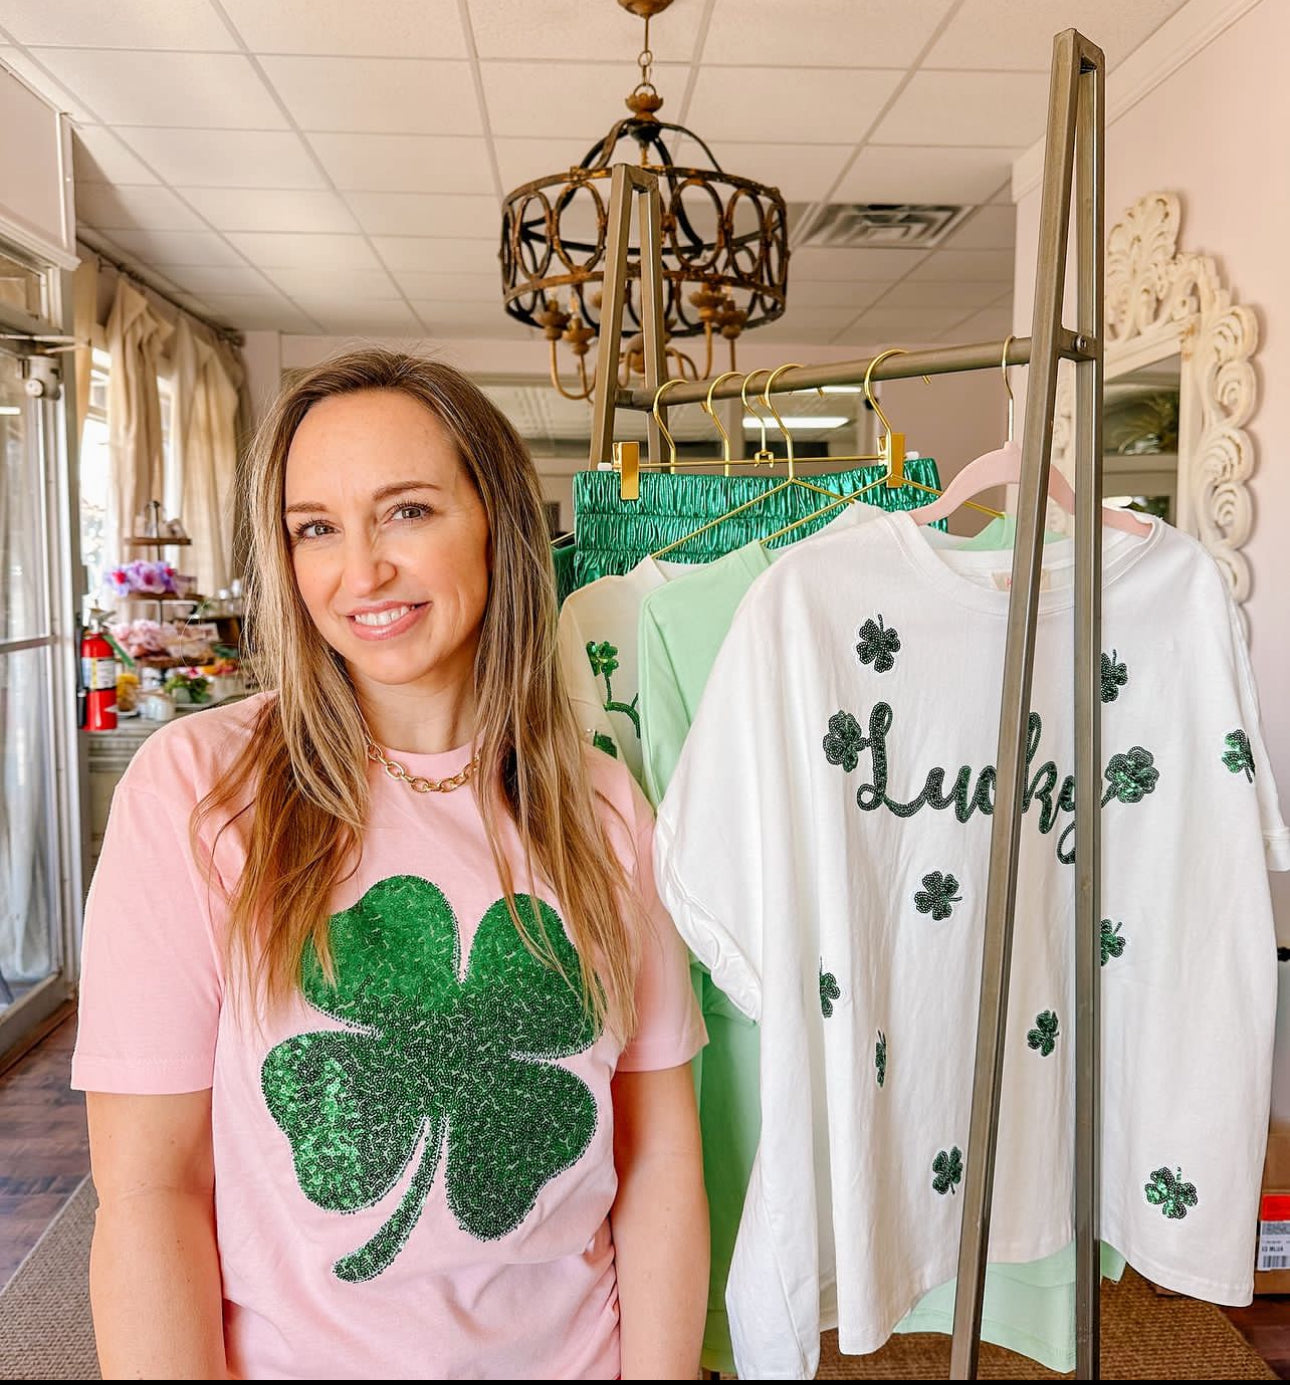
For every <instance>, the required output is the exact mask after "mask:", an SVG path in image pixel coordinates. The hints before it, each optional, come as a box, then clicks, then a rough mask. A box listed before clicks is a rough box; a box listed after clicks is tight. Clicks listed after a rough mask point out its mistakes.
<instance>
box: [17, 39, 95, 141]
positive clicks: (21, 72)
mask: <svg viewBox="0 0 1290 1385" xmlns="http://www.w3.org/2000/svg"><path fill="white" fill-rule="evenodd" d="M0 62H3V63H4V65H5V66H6V67H8V68H9V69H11V70H12V71H13V72H16V73H17V74H18V76H19V77H21V78H22V79H23V81H24V82H26V83H27V85H28V86H29V87H31V88H32V90H33V91H38V92H39V93H40V94H41V96H43V97H44V98H45V100H46V101H48V102H49V103H50V105H51V106H53V107H54V108H55V109H56V110H60V111H66V112H67V114H68V115H70V116H71V117H72V119H73V120H76V121H81V122H84V123H86V124H90V125H94V124H97V123H98V117H97V116H96V115H95V114H94V112H93V111H91V110H90V109H89V108H88V107H87V106H86V105H85V103H84V102H83V101H81V99H80V98H79V97H78V96H77V95H76V93H75V92H73V91H69V90H68V89H67V88H66V87H65V86H64V85H63V84H62V83H61V82H59V81H57V80H56V79H55V78H54V77H52V76H50V74H49V73H48V72H46V71H45V70H44V69H43V68H42V67H40V65H39V64H38V63H36V62H34V61H33V60H32V59H31V57H30V56H29V55H28V54H27V53H25V52H24V51H23V50H22V49H21V48H3V49H0Z"/></svg>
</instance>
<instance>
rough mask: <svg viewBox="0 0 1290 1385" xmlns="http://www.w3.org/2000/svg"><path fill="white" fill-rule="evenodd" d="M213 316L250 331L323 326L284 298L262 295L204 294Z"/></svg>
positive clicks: (305, 329) (313, 329)
mask: <svg viewBox="0 0 1290 1385" xmlns="http://www.w3.org/2000/svg"><path fill="white" fill-rule="evenodd" d="M203 300H204V302H205V303H206V305H207V307H208V308H209V309H210V312H211V315H212V316H213V317H216V318H218V319H219V320H220V321H221V322H227V323H228V324H229V326H230V327H240V328H243V329H244V330H246V331H248V332H266V331H267V332H306V333H308V332H317V331H319V330H320V328H321V325H322V324H321V323H319V322H317V321H316V320H315V319H313V318H311V317H309V316H307V315H306V314H305V313H303V312H301V311H300V309H299V308H297V307H295V306H293V305H292V304H291V303H288V302H287V300H286V299H285V298H279V297H276V296H274V295H259V294H232V293H230V294H217V293H208V294H205V295H203Z"/></svg>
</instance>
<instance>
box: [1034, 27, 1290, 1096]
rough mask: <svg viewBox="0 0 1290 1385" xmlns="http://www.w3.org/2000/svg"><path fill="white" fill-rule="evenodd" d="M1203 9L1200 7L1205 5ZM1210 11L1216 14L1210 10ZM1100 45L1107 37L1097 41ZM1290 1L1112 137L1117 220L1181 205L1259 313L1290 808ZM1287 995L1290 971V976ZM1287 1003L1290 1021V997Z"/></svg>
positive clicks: (1192, 231)
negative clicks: (1161, 200)
mask: <svg viewBox="0 0 1290 1385" xmlns="http://www.w3.org/2000/svg"><path fill="white" fill-rule="evenodd" d="M1198 8H1199V7H1198ZM1209 8H1211V9H1212V8H1214V7H1213V6H1210V7H1209ZM1090 37H1091V38H1093V39H1094V40H1096V38H1097V35H1096V34H1091V35H1090ZM1287 50H1290V4H1287V3H1285V0H1261V3H1259V4H1257V5H1255V6H1254V7H1253V8H1251V9H1249V10H1248V11H1247V12H1246V13H1244V14H1243V15H1242V16H1241V17H1240V18H1239V19H1238V20H1237V21H1236V22H1235V23H1233V24H1232V25H1231V26H1230V27H1228V28H1226V29H1225V30H1223V31H1222V32H1221V33H1219V34H1218V35H1217V37H1215V38H1214V39H1213V40H1212V41H1211V42H1210V43H1209V44H1208V46H1206V47H1205V48H1204V49H1203V50H1201V51H1200V52H1198V53H1197V54H1196V55H1195V56H1194V57H1192V58H1191V59H1190V60H1189V61H1187V62H1186V63H1185V64H1184V65H1183V66H1182V67H1180V68H1178V70H1177V71H1175V72H1174V73H1173V74H1172V75H1171V76H1169V77H1168V78H1167V79H1166V80H1165V81H1164V82H1163V83H1162V84H1161V85H1159V86H1157V87H1156V88H1155V89H1154V90H1153V91H1151V92H1150V94H1149V95H1147V96H1146V97H1145V98H1144V99H1142V100H1141V101H1139V102H1138V103H1137V104H1136V105H1133V106H1132V107H1131V108H1130V109H1129V110H1127V111H1126V112H1125V113H1124V114H1122V115H1121V116H1120V117H1119V118H1118V119H1116V120H1115V121H1114V122H1113V123H1112V124H1111V125H1110V127H1109V129H1108V133H1107V180H1106V181H1107V215H1108V220H1109V221H1114V220H1115V219H1116V218H1117V217H1118V215H1119V214H1120V212H1121V211H1122V210H1124V209H1125V208H1127V207H1129V206H1130V205H1132V203H1134V202H1135V201H1137V199H1138V198H1139V197H1141V196H1142V195H1143V194H1144V193H1148V192H1154V191H1158V190H1159V191H1172V192H1176V193H1178V194H1179V195H1180V197H1181V201H1182V233H1181V236H1180V238H1179V249H1180V250H1182V251H1186V252H1199V253H1202V254H1206V255H1211V256H1213V257H1214V259H1215V260H1216V261H1217V262H1218V266H1219V269H1220V272H1221V274H1222V277H1223V280H1224V282H1225V283H1226V284H1227V285H1228V286H1229V287H1230V288H1231V290H1232V292H1233V298H1234V300H1235V301H1237V302H1245V303H1249V304H1251V305H1252V306H1253V307H1254V309H1255V311H1256V313H1257V314H1258V318H1259V330H1260V345H1259V349H1258V352H1257V354H1256V356H1255V358H1254V363H1255V366H1256V369H1257V371H1258V377H1259V403H1258V406H1257V408H1256V411H1255V414H1254V417H1253V419H1252V421H1251V423H1250V425H1249V432H1250V434H1251V436H1252V438H1253V440H1254V443H1255V447H1256V456H1257V468H1256V471H1255V474H1254V477H1253V480H1252V482H1251V485H1250V490H1251V493H1252V495H1253V497H1254V504H1255V515H1256V518H1255V523H1254V532H1253V534H1252V536H1251V538H1250V541H1249V543H1248V544H1247V545H1246V547H1245V550H1244V551H1245V554H1246V555H1247V557H1248V558H1249V560H1250V563H1251V566H1252V571H1253V591H1252V594H1251V596H1250V600H1249V601H1248V602H1247V603H1246V608H1245V609H1246V612H1247V614H1248V616H1249V622H1250V636H1251V650H1252V655H1253V659H1254V669H1255V676H1256V678H1257V680H1258V685H1259V693H1260V698H1261V701H1262V711H1263V733H1264V737H1265V739H1266V742H1267V749H1268V756H1269V759H1270V761H1271V764H1270V766H1269V767H1268V768H1269V769H1270V770H1271V772H1272V773H1273V774H1274V775H1275V776H1276V778H1277V780H1278V782H1279V784H1280V786H1281V790H1282V806H1283V809H1290V639H1287V634H1288V633H1290V620H1288V619H1287V592H1290V542H1287V529H1288V527H1290V457H1287V451H1288V450H1290V390H1287V389H1286V387H1285V382H1286V380H1287V379H1290V162H1288V155H1290V148H1288V144H1287V141H1288V140H1290V82H1287V80H1286V71H1285V54H1286V52H1287ZM1038 224H1039V192H1038V190H1037V189H1035V190H1032V191H1031V192H1029V193H1027V195H1026V196H1025V197H1023V198H1022V199H1021V201H1020V202H1019V204H1018V218H1017V246H1018V259H1017V295H1016V318H1015V320H1016V322H1017V323H1019V324H1021V325H1019V326H1018V327H1017V330H1018V331H1019V332H1028V331H1029V330H1030V311H1031V306H1032V302H1033V277H1034V266H1035V245H1036V238H1037V233H1038ZM1271 880H1272V887H1273V899H1274V903H1275V906H1276V913H1277V926H1278V936H1279V937H1280V939H1281V941H1282V942H1288V941H1290V876H1287V875H1285V874H1276V875H1273V876H1272V877H1271ZM1281 971H1282V982H1283V991H1284V990H1285V989H1287V983H1288V982H1290V977H1287V975H1286V973H1287V971H1290V967H1284V966H1283V967H1282V969H1281ZM1283 1000H1285V1001H1286V1008H1287V1012H1288V1013H1290V1000H1287V999H1286V998H1285V997H1283ZM1274 1114H1275V1116H1276V1117H1277V1119H1279V1120H1287V1119H1290V1028H1286V1027H1283V1030H1282V1033H1281V1034H1280V1036H1279V1040H1278V1073H1277V1091H1276V1093H1275V1095H1274Z"/></svg>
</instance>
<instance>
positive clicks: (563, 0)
mask: <svg viewBox="0 0 1290 1385" xmlns="http://www.w3.org/2000/svg"><path fill="white" fill-rule="evenodd" d="M469 8H470V21H471V27H472V28H473V29H474V31H475V47H476V48H477V49H478V51H479V56H480V57H481V58H522V59H528V60H529V61H532V60H533V59H535V58H541V59H555V60H557V61H560V60H567V59H581V60H584V61H588V62H596V63H600V64H603V65H604V66H606V67H610V68H613V69H614V70H615V73H616V76H617V79H618V85H619V86H620V87H621V89H622V90H621V95H622V96H626V95H627V93H628V92H629V91H630V90H631V89H632V87H634V86H635V85H636V82H637V81H638V80H639V73H638V72H637V70H636V55H637V53H639V52H640V50H641V44H642V41H643V40H644V37H645V30H644V25H643V24H642V22H641V21H640V20H639V19H637V18H636V17H635V16H634V15H631V14H628V13H627V12H626V11H625V10H622V9H619V7H618V6H617V5H613V4H588V3H587V0H542V3H541V4H540V5H534V4H531V3H527V0H520V2H519V3H517V2H516V0H469ZM702 12H703V7H702V5H696V4H686V5H677V6H676V7H675V8H674V9H672V10H670V11H669V12H668V13H667V15H666V16H665V17H664V18H661V19H659V20H658V21H657V22H656V23H655V24H653V25H651V27H650V36H649V37H650V47H651V48H652V49H653V51H654V57H655V59H656V60H657V63H658V64H663V63H688V62H690V61H691V60H692V59H693V57H694V49H695V45H696V42H697V39H698V33H699V20H700V18H701V17H702ZM548 73H549V75H548V79H547V80H548V81H549V82H555V81H558V80H559V76H558V73H556V72H554V71H552V70H551V69H548ZM657 73H658V67H657V66H656V68H655V78H654V80H655V82H657V81H658V76H657ZM678 94H679V93H678ZM664 95H666V93H664Z"/></svg>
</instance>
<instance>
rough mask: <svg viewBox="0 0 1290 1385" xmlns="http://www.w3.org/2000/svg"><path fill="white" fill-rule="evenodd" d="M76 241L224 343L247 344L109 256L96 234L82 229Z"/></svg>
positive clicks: (233, 330)
mask: <svg viewBox="0 0 1290 1385" xmlns="http://www.w3.org/2000/svg"><path fill="white" fill-rule="evenodd" d="M76 239H77V240H79V241H83V242H84V243H85V244H86V245H87V246H88V247H89V249H90V250H92V251H93V252H94V254H95V255H96V256H97V257H98V261H99V263H100V264H106V265H110V266H111V267H112V268H113V269H115V270H116V272H117V273H118V274H120V275H122V276H123V277H124V278H126V279H130V280H132V281H133V282H134V283H136V284H139V285H140V286H141V287H142V288H145V289H147V290H148V292H149V293H155V294H156V295H157V297H158V298H160V299H161V300H162V301H163V302H165V303H169V304H170V306H171V307H172V308H174V310H175V311H176V312H177V313H183V314H184V316H185V317H191V318H192V319H193V321H194V322H200V323H201V324H202V326H203V327H205V328H207V329H209V330H210V331H212V332H214V334H215V335H216V336H217V337H219V338H220V339H221V340H222V341H226V342H229V343H230V344H231V345H233V346H242V345H244V344H245V342H246V338H245V337H244V336H243V335H242V333H241V332H239V331H238V330H237V329H236V328H234V327H226V326H225V325H224V324H223V323H220V322H215V321H213V320H212V319H211V318H209V317H203V316H202V314H201V313H195V312H194V311H193V310H192V309H191V308H185V307H184V306H183V304H181V303H176V302H175V300H174V298H173V297H172V296H171V295H170V294H169V293H168V292H167V291H166V290H165V289H161V288H158V287H157V285H156V284H154V283H153V282H152V281H151V280H150V278H149V277H148V275H147V273H146V271H143V270H140V269H137V268H135V267H134V266H132V265H126V264H122V263H121V261H120V260H118V259H116V258H115V257H114V256H112V255H109V254H108V253H107V251H106V250H102V249H100V248H99V247H98V246H97V245H95V243H94V233H93V232H92V231H91V232H90V233H89V234H88V235H87V234H86V233H85V230H83V229H80V230H78V231H77V232H76Z"/></svg>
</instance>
